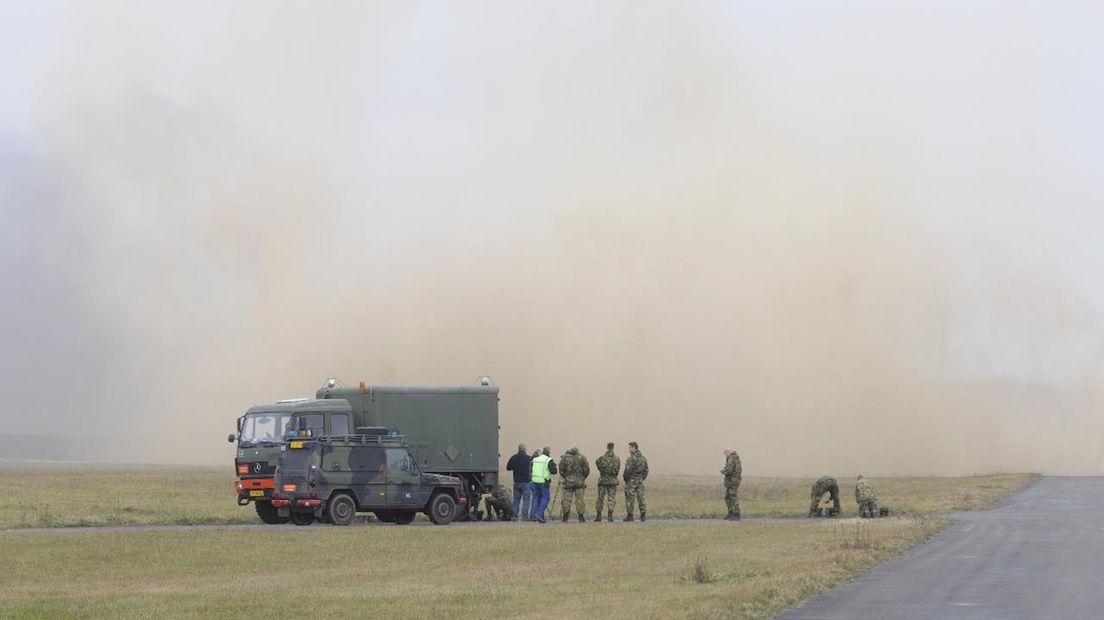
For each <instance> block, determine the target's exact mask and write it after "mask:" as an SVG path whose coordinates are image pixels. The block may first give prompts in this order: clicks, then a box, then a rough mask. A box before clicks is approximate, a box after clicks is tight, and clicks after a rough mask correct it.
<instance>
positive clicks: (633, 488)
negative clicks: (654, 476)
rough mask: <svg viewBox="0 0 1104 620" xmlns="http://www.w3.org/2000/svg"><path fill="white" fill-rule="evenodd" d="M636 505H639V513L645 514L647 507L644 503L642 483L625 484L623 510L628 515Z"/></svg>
mask: <svg viewBox="0 0 1104 620" xmlns="http://www.w3.org/2000/svg"><path fill="white" fill-rule="evenodd" d="M638 503H639V504H640V512H646V511H647V510H648V505H647V504H646V503H645V502H644V483H643V482H626V483H625V510H627V511H628V514H632V513H633V507H634V506H635V505H636V504H638Z"/></svg>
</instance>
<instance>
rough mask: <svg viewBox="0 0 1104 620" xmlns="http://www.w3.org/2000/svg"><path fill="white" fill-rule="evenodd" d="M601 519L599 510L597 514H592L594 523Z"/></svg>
mask: <svg viewBox="0 0 1104 620" xmlns="http://www.w3.org/2000/svg"><path fill="white" fill-rule="evenodd" d="M601 521H602V513H600V512H599V513H598V514H596V515H594V522H595V523H600V522H601Z"/></svg>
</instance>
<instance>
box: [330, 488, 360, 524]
mask: <svg viewBox="0 0 1104 620" xmlns="http://www.w3.org/2000/svg"><path fill="white" fill-rule="evenodd" d="M327 513H328V514H329V516H330V522H331V523H333V524H334V525H349V524H351V523H352V522H353V517H355V516H356V502H354V501H353V498H351V497H349V496H348V495H347V494H345V493H336V494H334V496H333V497H331V498H330V504H329V508H328V509H327Z"/></svg>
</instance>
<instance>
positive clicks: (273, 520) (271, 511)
mask: <svg viewBox="0 0 1104 620" xmlns="http://www.w3.org/2000/svg"><path fill="white" fill-rule="evenodd" d="M253 507H254V508H256V509H257V516H258V517H260V518H261V521H264V522H265V523H267V524H269V525H280V524H281V523H287V522H288V518H287V517H281V516H280V515H279V513H278V512H277V511H276V508H275V507H274V506H273V505H272V502H253Z"/></svg>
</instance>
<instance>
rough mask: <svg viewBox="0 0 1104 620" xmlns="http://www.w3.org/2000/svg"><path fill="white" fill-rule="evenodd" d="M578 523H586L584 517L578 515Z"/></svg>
mask: <svg viewBox="0 0 1104 620" xmlns="http://www.w3.org/2000/svg"><path fill="white" fill-rule="evenodd" d="M579 523H586V517H584V516H583V515H581V514H580V515H579Z"/></svg>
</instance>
